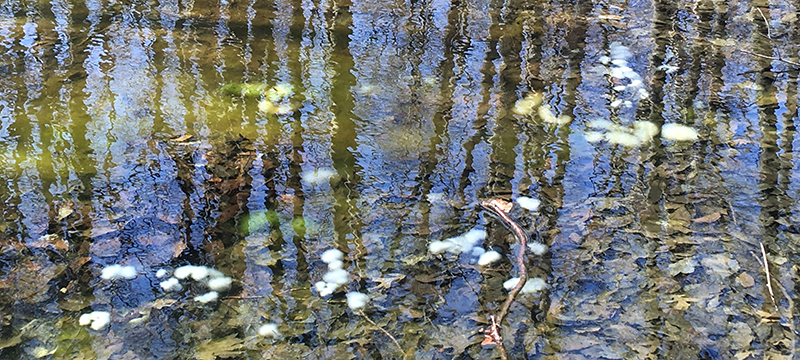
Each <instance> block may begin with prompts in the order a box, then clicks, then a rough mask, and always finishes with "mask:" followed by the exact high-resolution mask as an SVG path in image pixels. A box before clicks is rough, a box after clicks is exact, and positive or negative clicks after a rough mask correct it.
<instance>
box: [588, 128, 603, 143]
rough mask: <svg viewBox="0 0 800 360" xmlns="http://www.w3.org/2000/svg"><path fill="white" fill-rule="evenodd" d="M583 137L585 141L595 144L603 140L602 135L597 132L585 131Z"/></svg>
mask: <svg viewBox="0 0 800 360" xmlns="http://www.w3.org/2000/svg"><path fill="white" fill-rule="evenodd" d="M583 136H584V137H586V141H588V142H590V143H595V142H598V141H600V140H603V133H601V132H598V131H587V132H586V133H585V134H583Z"/></svg>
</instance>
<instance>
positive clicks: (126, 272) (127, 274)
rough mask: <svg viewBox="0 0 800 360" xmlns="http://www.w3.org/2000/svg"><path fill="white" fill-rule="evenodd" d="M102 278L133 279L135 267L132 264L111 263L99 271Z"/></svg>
mask: <svg viewBox="0 0 800 360" xmlns="http://www.w3.org/2000/svg"><path fill="white" fill-rule="evenodd" d="M100 277H101V278H103V279H104V280H120V279H128V280H130V279H133V278H135V277H136V268H134V267H133V266H122V265H111V266H106V267H105V268H103V270H102V271H101V273H100Z"/></svg>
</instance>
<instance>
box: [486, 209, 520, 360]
mask: <svg viewBox="0 0 800 360" xmlns="http://www.w3.org/2000/svg"><path fill="white" fill-rule="evenodd" d="M481 206H482V207H483V208H485V209H486V210H488V211H489V212H490V213H492V214H493V215H495V216H496V217H497V218H498V219H500V221H501V222H502V223H503V225H504V226H505V227H506V228H508V229H509V230H510V231H511V233H513V234H514V236H515V237H516V238H517V240H518V241H519V245H520V246H519V251H518V252H517V266H518V267H519V282H517V285H515V286H514V288H513V289H511V291H510V292H509V293H508V299H506V302H505V304H503V308H502V309H501V310H500V313H499V314H497V318H496V319H495V317H494V316H492V317H491V320H492V325H491V327H490V328H489V329H488V330H484V331H483V333H484V337H485V338H484V339H483V342H481V345H497V346H498V348H499V349H500V356H501V357H502V358H503V359H504V360H505V359H507V355H506V351H505V348H504V347H503V337H502V336H501V335H500V325H502V323H503V319H504V318H505V317H506V315H508V309H509V308H510V307H511V303H512V302H514V298H515V297H516V296H517V294H519V291H520V290H522V287H523V286H525V283H526V282H527V281H528V270H527V269H526V268H525V250H526V249H527V248H528V240H530V236H529V235H528V233H526V232H525V231H524V230H522V228H521V227H520V226H519V224H517V222H516V221H514V219H512V218H511V217H509V216H508V212H509V211H510V210H511V207H512V206H513V204H512V203H510V202H507V201H505V200H502V199H490V200H484V201H481Z"/></svg>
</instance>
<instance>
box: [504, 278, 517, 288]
mask: <svg viewBox="0 0 800 360" xmlns="http://www.w3.org/2000/svg"><path fill="white" fill-rule="evenodd" d="M517 284H519V278H518V277H515V278H511V279H508V280H506V281H505V282H504V283H503V288H505V289H506V290H511V289H513V288H514V287H515V286H517Z"/></svg>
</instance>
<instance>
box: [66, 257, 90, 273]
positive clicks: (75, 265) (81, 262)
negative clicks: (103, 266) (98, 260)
mask: <svg viewBox="0 0 800 360" xmlns="http://www.w3.org/2000/svg"><path fill="white" fill-rule="evenodd" d="M89 260H92V258H90V257H88V256H82V257H79V258H77V259H75V260H73V261H72V263H70V264H69V268H70V269H72V271H77V270H78V269H80V268H81V267H82V266H83V265H84V264H86V263H87V262H89Z"/></svg>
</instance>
